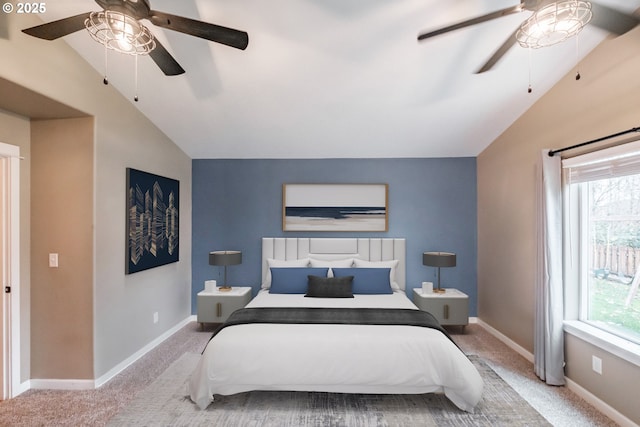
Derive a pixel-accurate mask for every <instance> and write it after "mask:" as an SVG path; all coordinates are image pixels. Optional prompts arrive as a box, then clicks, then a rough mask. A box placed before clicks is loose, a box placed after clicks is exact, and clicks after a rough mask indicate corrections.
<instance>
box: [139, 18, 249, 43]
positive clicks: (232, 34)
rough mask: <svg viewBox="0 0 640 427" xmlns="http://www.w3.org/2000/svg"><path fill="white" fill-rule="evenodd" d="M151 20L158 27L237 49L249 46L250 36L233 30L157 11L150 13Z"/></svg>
mask: <svg viewBox="0 0 640 427" xmlns="http://www.w3.org/2000/svg"><path fill="white" fill-rule="evenodd" d="M149 20H150V21H151V22H152V23H153V24H154V25H157V26H158V27H162V28H167V29H169V30H173V31H178V32H180V33H184V34H189V35H191V36H195V37H200V38H203V39H207V40H211V41H212V42H216V43H222V44H225V45H227V46H231V47H235V48H236V49H242V50H244V49H246V48H247V45H248V44H249V35H248V34H247V33H246V32H244V31H239V30H234V29H233V28H227V27H221V26H219V25H214V24H209V23H207V22H202V21H196V20H194V19H189V18H183V17H181V16H176V15H170V14H168V13H163V12H158V11H155V10H152V11H150V12H149Z"/></svg>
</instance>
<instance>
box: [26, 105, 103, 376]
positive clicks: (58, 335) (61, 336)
mask: <svg viewBox="0 0 640 427" xmlns="http://www.w3.org/2000/svg"><path fill="white" fill-rule="evenodd" d="M93 129H94V120H93V118H91V117H89V118H79V119H66V120H38V121H33V122H32V124H31V166H32V174H31V232H32V235H33V236H34V239H33V241H32V244H31V287H32V298H31V311H32V313H33V314H35V315H34V316H33V320H32V328H33V329H32V333H31V349H32V355H33V357H32V359H31V374H32V375H33V377H34V378H56V379H92V378H93V360H94V358H93V173H94V172H93V133H94V131H93ZM50 253H57V254H58V257H59V259H58V261H59V264H58V265H59V266H58V268H51V267H49V264H48V255H49V254H50ZM61 343H63V344H64V351H61V350H62V349H61V348H60V347H61Z"/></svg>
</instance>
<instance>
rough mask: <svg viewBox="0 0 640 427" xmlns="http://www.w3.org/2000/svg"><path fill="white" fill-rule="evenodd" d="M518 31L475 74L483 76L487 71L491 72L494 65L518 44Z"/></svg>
mask: <svg viewBox="0 0 640 427" xmlns="http://www.w3.org/2000/svg"><path fill="white" fill-rule="evenodd" d="M517 31H518V30H517V29H516V30H515V31H514V32H513V33H511V35H510V36H509V37H508V38H507V39H506V40H505V41H504V43H502V45H501V46H500V47H499V48H498V50H496V51H495V52H494V53H493V55H491V58H489V59H488V60H487V62H485V64H484V65H483V66H482V67H480V69H479V70H478V71H476V72H475V74H481V73H484V72H485V71H489V70H490V69H491V68H493V66H494V65H496V64H497V63H498V61H500V60H501V59H502V57H503V56H504V55H505V54H506V53H507V52H508V51H509V49H511V48H512V47H513V45H514V44H516V32H517Z"/></svg>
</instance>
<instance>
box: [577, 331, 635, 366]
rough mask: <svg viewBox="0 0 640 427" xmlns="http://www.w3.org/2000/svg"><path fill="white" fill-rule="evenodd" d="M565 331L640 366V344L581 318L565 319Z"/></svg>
mask: <svg viewBox="0 0 640 427" xmlns="http://www.w3.org/2000/svg"><path fill="white" fill-rule="evenodd" d="M564 331H565V332H566V333H568V334H571V335H573V336H575V337H577V338H580V339H581V340H583V341H586V342H587V343H589V344H591V345H594V346H596V347H598V348H600V349H602V350H604V351H606V352H607V353H611V354H613V355H614V356H617V357H619V358H621V359H623V360H626V361H627V362H629V363H632V364H634V365H636V366H639V367H640V345H638V344H636V343H633V342H631V341H628V340H625V339H623V338H620V337H619V336H617V335H613V334H611V333H609V332H606V331H604V330H602V329H599V328H596V327H594V326H591V325H589V324H587V323H585V322H581V321H579V320H565V321H564Z"/></svg>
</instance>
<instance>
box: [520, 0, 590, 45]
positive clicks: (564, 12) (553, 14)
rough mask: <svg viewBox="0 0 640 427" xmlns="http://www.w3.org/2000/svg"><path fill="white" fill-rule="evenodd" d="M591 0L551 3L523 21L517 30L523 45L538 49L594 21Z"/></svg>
mask: <svg viewBox="0 0 640 427" xmlns="http://www.w3.org/2000/svg"><path fill="white" fill-rule="evenodd" d="M592 16H593V14H592V12H591V3H589V2H588V1H579V0H564V1H557V2H553V3H551V4H548V5H546V6H544V7H542V8H540V9H539V10H537V11H536V12H535V13H534V14H533V15H531V16H530V17H529V19H527V20H526V21H524V22H523V23H522V24H521V25H520V28H519V29H518V31H517V33H516V40H517V41H518V43H519V44H520V46H522V47H528V48H533V49H537V48H540V47H547V46H551V45H554V44H556V43H560V42H563V41H565V40H566V39H568V38H569V37H572V36H575V35H576V34H578V33H579V32H580V31H582V28H584V26H585V25H586V24H587V23H588V22H589V21H591V18H592Z"/></svg>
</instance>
